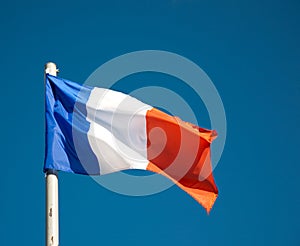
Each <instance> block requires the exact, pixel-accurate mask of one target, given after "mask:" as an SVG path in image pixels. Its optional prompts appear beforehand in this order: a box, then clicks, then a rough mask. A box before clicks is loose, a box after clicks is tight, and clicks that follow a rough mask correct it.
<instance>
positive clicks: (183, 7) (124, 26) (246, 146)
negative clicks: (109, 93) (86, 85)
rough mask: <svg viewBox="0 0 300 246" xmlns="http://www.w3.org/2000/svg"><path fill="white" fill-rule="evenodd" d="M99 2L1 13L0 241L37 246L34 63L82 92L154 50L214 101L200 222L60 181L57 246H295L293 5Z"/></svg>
mask: <svg viewBox="0 0 300 246" xmlns="http://www.w3.org/2000/svg"><path fill="white" fill-rule="evenodd" d="M102 2H104V1H90V0H86V1H82V2H79V1H55V0H53V1H30V0H29V1H6V2H3V3H2V4H1V9H0V19H1V21H0V27H1V28H0V30H1V34H0V35H1V41H0V42H1V46H0V50H1V53H0V54H1V55H0V65H1V97H0V100H1V105H2V106H1V111H2V117H1V119H2V121H1V127H2V134H1V140H2V141H1V142H2V144H1V155H0V156H1V157H0V158H1V160H0V163H1V164H0V165H1V173H2V175H1V179H0V194H1V202H0V218H1V219H0V244H1V245H43V244H44V236H45V233H44V231H45V229H44V223H45V219H44V207H45V201H44V198H45V189H44V174H43V172H42V167H43V158H44V98H43V95H44V83H43V66H44V64H45V63H46V62H47V61H49V60H52V61H55V62H56V63H57V64H58V66H59V67H60V70H61V73H60V76H61V77H64V78H67V79H70V80H72V81H77V82H79V83H83V82H84V81H85V80H86V78H87V77H88V76H89V75H90V74H91V73H92V72H93V71H94V69H96V68H97V67H98V66H100V65H101V64H103V63H104V62H106V61H108V60H109V59H112V58H114V57H116V56H119V55H122V54H125V53H127V52H132V51H136V50H145V49H157V50H166V51H170V52H174V53H177V54H180V55H182V56H185V57H187V58H188V59H190V60H192V61H193V62H195V63H196V64H198V65H199V66H200V67H201V68H202V69H204V70H205V71H206V73H207V74H208V75H209V76H210V78H211V79H212V80H213V82H214V84H215V86H216V87H217V89H218V91H219V93H220V96H221V98H222V100H223V103H224V107H225V111H226V116H227V124H228V127H227V130H228V134H227V142H226V146H225V150H224V152H223V156H222V158H221V160H220V163H219V164H218V166H217V168H216V169H215V170H214V171H215V172H214V173H215V179H216V183H217V185H218V188H219V197H218V199H217V201H216V204H215V206H214V207H213V210H212V212H211V214H210V215H209V216H207V215H206V213H205V210H204V209H203V208H202V207H201V206H200V205H198V204H197V203H196V202H195V201H194V200H193V199H192V198H191V197H189V196H188V195H187V194H185V193H184V192H183V191H181V190H180V189H178V188H177V187H175V186H173V187H172V188H170V189H169V190H167V191H164V192H162V193H160V194H157V195H153V196H147V197H128V196H124V195H119V194H115V193H112V192H111V191H108V190H106V189H105V188H103V187H101V186H99V185H98V184H97V183H95V181H93V179H91V178H89V177H85V176H80V175H72V174H66V173H60V175H59V179H60V244H61V245H300V238H299V219H300V210H299V208H300V198H299V195H300V192H299V188H300V186H299V173H300V167H299V155H298V154H299V146H300V145H299V139H300V131H299V125H300V113H299V103H300V72H299V71H300V59H299V58H300V46H299V43H300V33H299V32H300V31H299V24H300V15H299V11H300V4H299V2H298V1H292V0H288V1H278V0H273V1H264V0H263V1H258V0H252V1H193V0H186V1H183V0H173V1H169V0H166V1H150V0H149V1H107V3H102ZM108 2H109V3H108ZM207 2H209V3H207ZM225 2H226V3H225ZM134 79H135V77H134V76H133V77H132V78H131V80H130V81H131V82H132V83H135V82H136V81H134ZM139 79H141V83H144V82H145V81H147V83H148V84H149V78H147V76H143V77H141V78H139ZM126 81H127V80H126ZM130 81H127V82H128V83H130ZM153 83H154V82H153ZM122 86H123V89H124V90H125V91H126V83H123V85H122ZM183 93H184V92H183ZM186 96H187V97H188V95H186ZM199 107H202V106H201V105H199ZM201 117H203V119H204V120H203V124H202V125H203V126H205V127H209V125H207V117H208V116H207V113H206V112H205V110H204V111H203V116H201ZM200 124H201V122H200Z"/></svg>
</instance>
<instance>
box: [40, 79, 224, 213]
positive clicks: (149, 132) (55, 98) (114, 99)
mask: <svg viewBox="0 0 300 246" xmlns="http://www.w3.org/2000/svg"><path fill="white" fill-rule="evenodd" d="M45 86H46V89H45V96H46V99H45V104H46V105H45V107H46V109H45V112H46V150H45V162H44V172H46V171H47V170H49V169H50V170H51V169H53V170H58V171H65V172H71V173H77V174H85V175H102V174H108V173H112V172H117V171H121V170H126V169H140V170H148V171H152V172H155V173H159V174H162V175H164V176H166V177H167V178H169V179H171V180H172V181H173V182H174V183H175V184H176V185H178V186H179V187H180V188H181V189H183V190H184V191H186V192H187V193H188V194H190V195H191V196H192V197H193V198H194V199H195V200H196V201H197V202H199V203H200V204H201V205H202V206H203V207H204V208H205V209H206V211H207V212H209V211H210V209H211V208H212V206H213V204H214V202H215V200H216V198H217V194H218V189H217V187H216V184H215V182H214V178H213V175H212V168H211V158H210V144H211V142H212V141H213V140H214V138H215V137H216V136H217V134H216V132H215V131H214V130H208V129H204V128H200V127H198V126H195V125H193V124H191V123H187V122H184V121H182V120H181V119H180V118H178V117H174V116H171V115H168V114H166V113H164V112H162V111H160V110H158V109H156V108H153V107H152V106H150V105H147V104H145V103H143V102H141V101H139V100H137V99H135V98H133V97H131V96H130V95H126V94H124V93H121V92H117V91H113V90H110V89H104V88H98V87H89V86H86V85H79V84H77V83H74V82H71V81H68V80H65V79H61V78H58V77H55V76H51V75H49V74H47V75H46V85H45Z"/></svg>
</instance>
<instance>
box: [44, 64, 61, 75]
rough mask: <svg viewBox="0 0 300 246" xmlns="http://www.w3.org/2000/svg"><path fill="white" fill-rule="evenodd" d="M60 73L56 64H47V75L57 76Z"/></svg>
mask: <svg viewBox="0 0 300 246" xmlns="http://www.w3.org/2000/svg"><path fill="white" fill-rule="evenodd" d="M58 72H59V70H58V68H57V66H56V64H55V63H54V62H47V63H46V64H45V74H50V75H53V76H56V75H57V73H58Z"/></svg>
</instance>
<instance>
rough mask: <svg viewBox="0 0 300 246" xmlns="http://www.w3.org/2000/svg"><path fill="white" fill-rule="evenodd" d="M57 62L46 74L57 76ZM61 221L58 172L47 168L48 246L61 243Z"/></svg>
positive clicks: (46, 69)
mask: <svg viewBox="0 0 300 246" xmlns="http://www.w3.org/2000/svg"><path fill="white" fill-rule="evenodd" d="M57 72H58V69H57V67H56V64H55V63H53V62H48V63H47V64H46V65H45V75H46V74H50V75H53V76H57ZM58 224H59V221H58V172H57V171H56V170H47V172H46V246H58V245H59V225H58Z"/></svg>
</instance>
